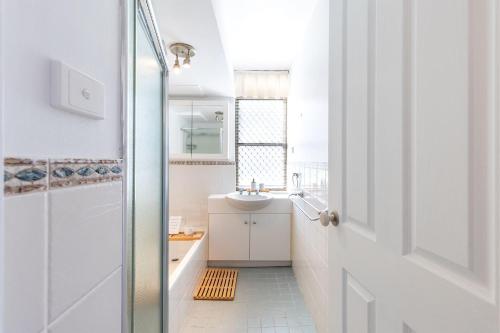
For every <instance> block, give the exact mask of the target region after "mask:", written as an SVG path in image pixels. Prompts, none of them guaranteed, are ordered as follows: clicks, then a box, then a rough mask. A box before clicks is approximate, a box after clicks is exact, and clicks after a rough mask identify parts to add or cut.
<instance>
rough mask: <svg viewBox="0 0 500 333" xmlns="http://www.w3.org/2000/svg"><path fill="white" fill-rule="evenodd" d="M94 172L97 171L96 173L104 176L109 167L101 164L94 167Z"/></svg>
mask: <svg viewBox="0 0 500 333" xmlns="http://www.w3.org/2000/svg"><path fill="white" fill-rule="evenodd" d="M95 172H97V173H98V174H100V175H102V176H104V175H107V174H108V173H109V168H108V167H106V166H103V165H99V166H98V167H97V168H96V169H95Z"/></svg>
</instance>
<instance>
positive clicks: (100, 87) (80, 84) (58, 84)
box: [50, 60, 104, 119]
mask: <svg viewBox="0 0 500 333" xmlns="http://www.w3.org/2000/svg"><path fill="white" fill-rule="evenodd" d="M50 89H51V93H50V103H51V104H52V106H53V107H55V108H58V109H62V110H65V111H70V112H73V113H78V114H80V115H84V116H87V117H91V118H94V119H104V84H103V83H102V82H99V81H97V80H96V79H94V78H92V77H90V76H88V75H86V74H84V73H82V72H80V71H78V70H76V69H74V68H71V67H69V66H68V65H66V64H64V63H62V62H61V61H57V60H53V61H52V63H51V88H50Z"/></svg>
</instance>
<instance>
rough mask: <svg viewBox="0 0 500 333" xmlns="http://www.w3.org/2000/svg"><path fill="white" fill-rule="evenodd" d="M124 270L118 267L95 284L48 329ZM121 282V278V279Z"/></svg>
mask: <svg viewBox="0 0 500 333" xmlns="http://www.w3.org/2000/svg"><path fill="white" fill-rule="evenodd" d="M122 268H123V265H120V266H118V267H117V268H116V269H114V270H113V271H112V272H111V273H110V274H109V275H108V276H106V277H105V278H104V279H102V280H101V281H100V282H98V283H97V284H95V285H94V286H93V287H92V288H91V289H90V290H89V291H88V292H87V293H85V294H84V295H83V296H81V297H80V298H79V299H78V300H76V301H75V302H74V303H73V304H71V305H70V306H69V307H68V308H66V309H65V310H64V311H63V312H61V313H60V314H59V315H58V316H57V318H55V319H54V320H52V322H51V323H48V325H47V328H48V329H49V328H51V327H52V326H54V325H55V324H57V323H58V322H59V321H61V320H62V319H63V318H64V317H65V316H66V314H67V313H69V312H71V311H72V310H73V309H75V308H76V307H78V306H79V305H80V304H82V303H83V302H84V301H85V300H86V299H87V298H89V297H90V296H91V295H92V294H93V293H94V292H95V291H96V290H97V289H99V288H100V287H101V286H103V285H104V284H105V283H106V282H108V281H109V280H111V278H112V277H113V276H114V275H115V274H116V273H117V272H119V271H120V270H121V269H122ZM120 281H122V280H121V278H120Z"/></svg>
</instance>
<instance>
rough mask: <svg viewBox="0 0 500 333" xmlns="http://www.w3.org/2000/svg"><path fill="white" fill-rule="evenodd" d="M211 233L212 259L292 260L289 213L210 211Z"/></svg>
mask: <svg viewBox="0 0 500 333" xmlns="http://www.w3.org/2000/svg"><path fill="white" fill-rule="evenodd" d="M208 235H209V260H222V261H248V260H249V261H289V260H290V214H209V234H208Z"/></svg>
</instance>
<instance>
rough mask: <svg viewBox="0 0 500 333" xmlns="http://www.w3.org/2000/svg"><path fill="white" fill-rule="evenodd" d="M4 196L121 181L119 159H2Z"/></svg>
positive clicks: (121, 165)
mask: <svg viewBox="0 0 500 333" xmlns="http://www.w3.org/2000/svg"><path fill="white" fill-rule="evenodd" d="M3 177H4V193H5V195H17V194H24V193H31V192H43V191H48V190H51V189H58V188H65V187H73V186H80V185H88V184H97V183H107V182H114V181H121V180H122V177H123V161H122V160H121V159H73V158H68V159H30V158H16V157H6V158H5V159H4V176H3Z"/></svg>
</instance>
